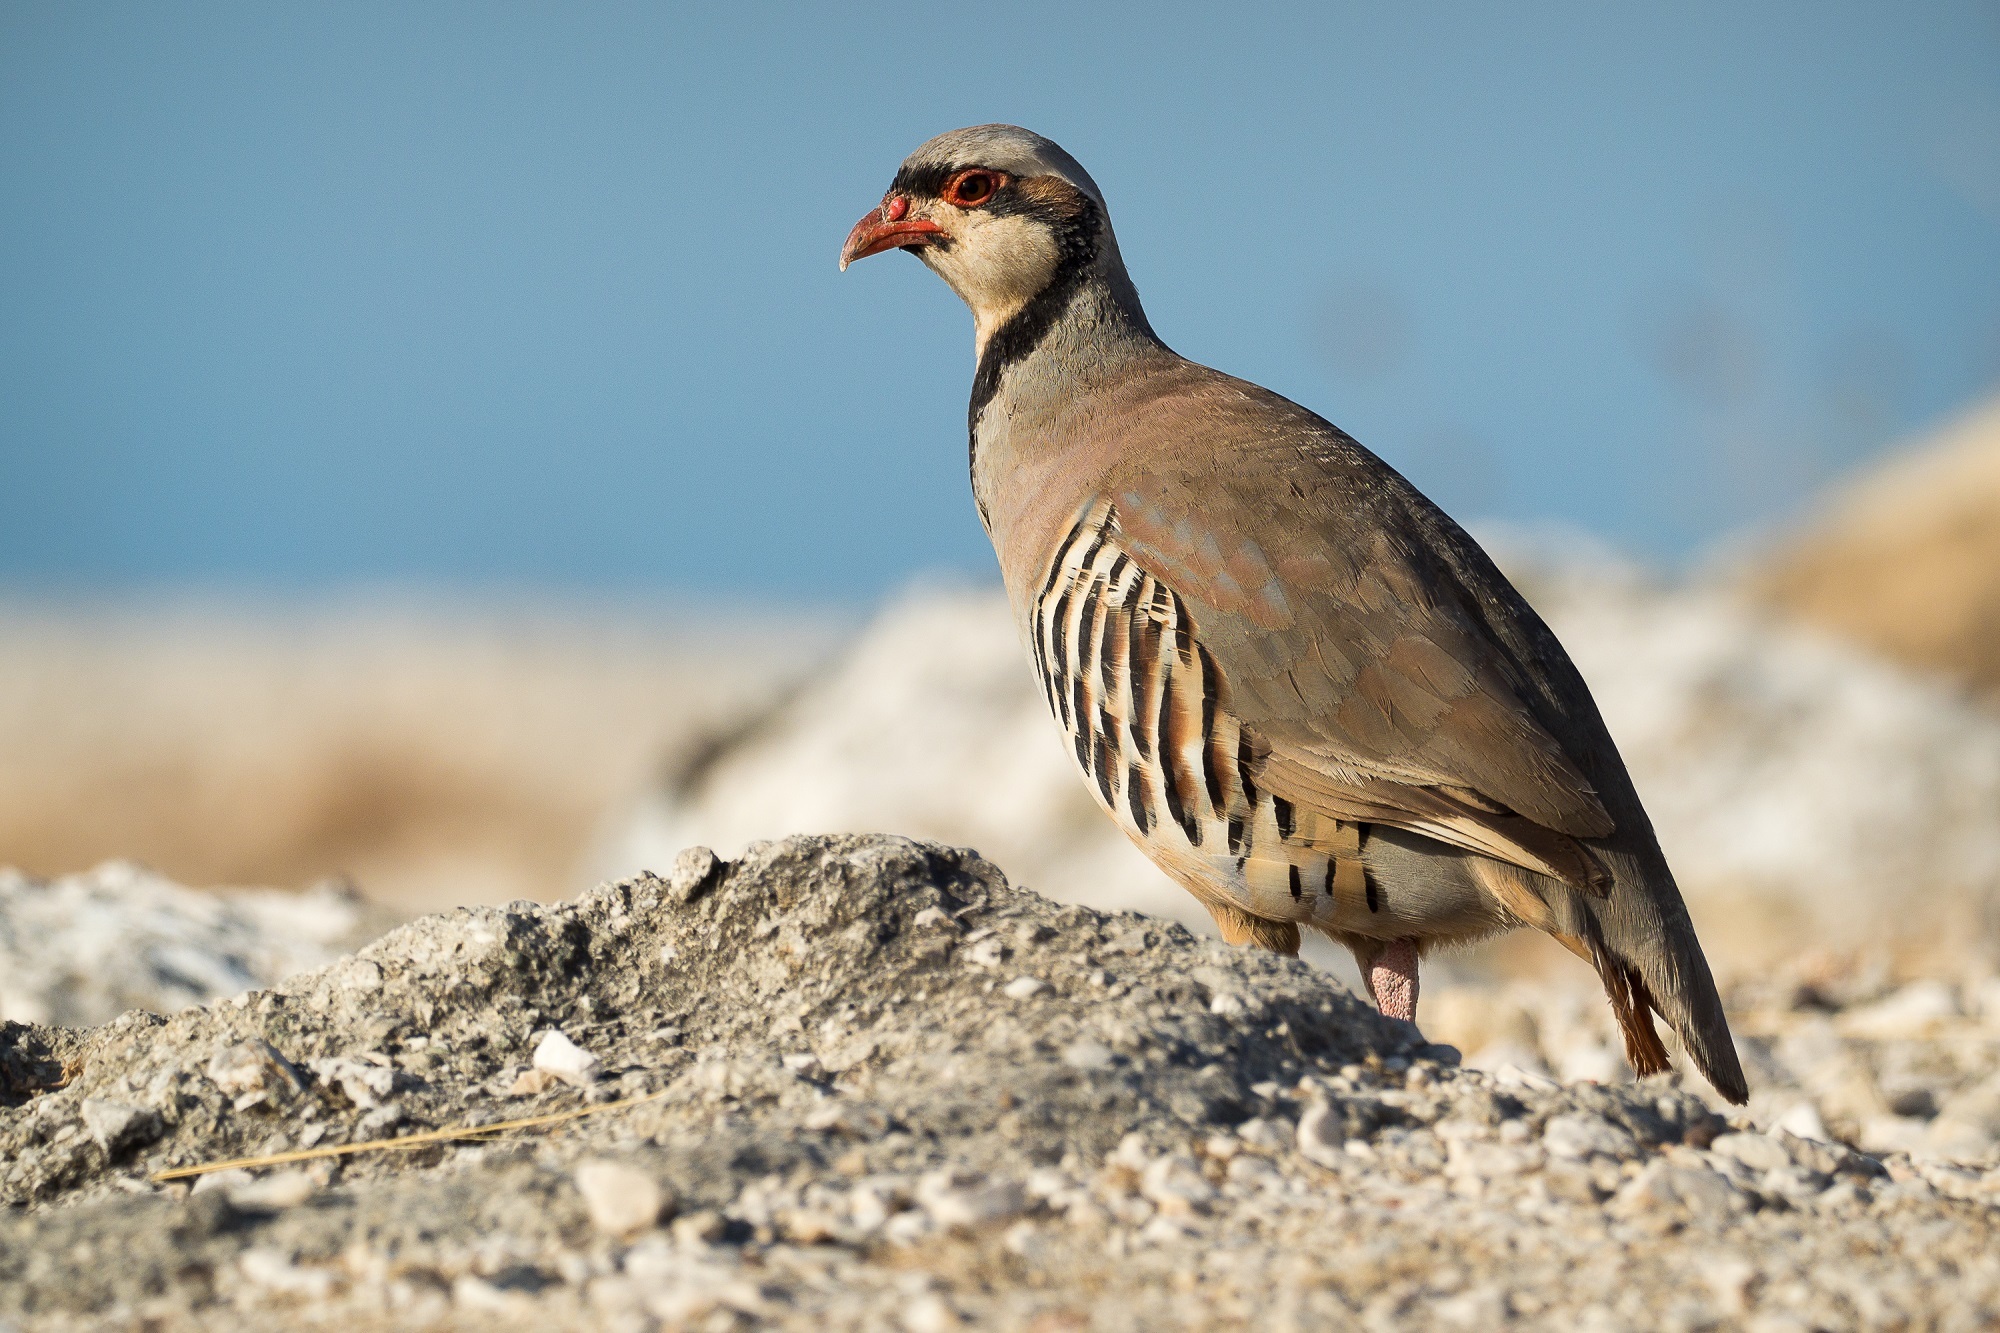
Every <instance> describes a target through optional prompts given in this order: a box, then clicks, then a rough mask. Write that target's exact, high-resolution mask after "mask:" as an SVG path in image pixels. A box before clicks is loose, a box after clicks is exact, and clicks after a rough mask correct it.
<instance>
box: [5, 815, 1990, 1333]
mask: <svg viewBox="0 0 2000 1333" xmlns="http://www.w3.org/2000/svg"><path fill="white" fill-rule="evenodd" d="M551 1031H555V1032H560V1033H562V1034H563V1035H564V1038H565V1040H566V1042H567V1043H568V1044H570V1045H573V1046H575V1047H576V1048H578V1049H580V1050H581V1051H583V1052H586V1053H587V1054H588V1055H590V1056H592V1057H594V1058H595V1061H596V1064H597V1067H596V1070H595V1073H594V1075H592V1076H589V1077H585V1076H583V1075H582V1074H581V1073H578V1075H577V1077H576V1078H575V1079H574V1080H573V1081H572V1080H568V1079H564V1078H560V1077H557V1076H556V1075H555V1074H553V1073H551V1071H550V1070H549V1069H547V1068H545V1067H539V1066H540V1064H541V1062H538V1061H537V1060H536V1059H535V1055H536V1052H537V1051H538V1050H539V1049H541V1048H542V1046H543V1044H544V1040H545V1038H546V1035H547V1034H548V1033H549V1032H551ZM572 1065H573V1066H576V1067H577V1068H578V1069H579V1070H580V1069H582V1068H585V1067H587V1066H583V1065H579V1064H578V1063H577V1062H575V1061H574V1060H572V1061H570V1065H566V1066H565V1067H566V1068H567V1067H570V1066H572ZM654 1092H657V1093H659V1094H661V1095H659V1096H658V1097H657V1098H655V1099H654V1100H650V1101H646V1102H644V1103H641V1104H638V1105H632V1106H625V1107H617V1108H615V1109H606V1110H604V1111H602V1112H601V1113H599V1114H595V1115H592V1116H589V1117H587V1118H582V1119H577V1120H572V1121H569V1122H566V1123H562V1124H558V1125H553V1126H548V1127H545V1128H542V1129H540V1130H535V1131H526V1132H510V1133H503V1134H500V1135H498V1136H496V1137H495V1138H493V1139H490V1140H488V1141H484V1142H477V1143H455V1144H448V1145H438V1144H433V1145H428V1146H423V1147H419V1148H417V1149H415V1150H414V1151H409V1152H395V1153H369V1154H363V1155H356V1156H350V1157H344V1158H337V1159H331V1160H326V1159H322V1160H318V1161H311V1162H306V1163H303V1164H299V1165H291V1166H283V1167H279V1168H276V1169H274V1170H270V1171H266V1172H264V1173H262V1174H258V1175H253V1174H252V1173H250V1172H232V1173H224V1174H223V1175H221V1176H209V1177H204V1178H203V1180H202V1183H201V1184H199V1185H197V1186H196V1187H194V1188H193V1189H190V1188H189V1187H188V1186H186V1185H185V1184H170V1185H167V1186H164V1187H162V1186H156V1185H153V1184H151V1183H149V1181H148V1174H149V1173H150V1172H152V1171H156V1170H159V1169H162V1168H167V1167H172V1166H176V1165H182V1164H187V1163H192V1162H199V1161H206V1160H213V1159H220V1158H228V1157H232V1156H236V1155H240V1154H246V1153H272V1152H277V1151H281V1150H285V1149H291V1148H297V1147H301V1146H309V1145H315V1144H317V1145H329V1144H340V1143H343V1142H352V1141H357V1140H363V1139H367V1138H375V1137H387V1136H397V1135H403V1136H407V1135H410V1134H413V1133H416V1132H419V1131H422V1130H425V1129H430V1128H435V1127H448V1126H454V1125H461V1124H470V1123H488V1124H490V1123H493V1122H496V1121H500V1120H504V1119H510V1118H514V1117H517V1116H523V1115H531V1114H536V1113H542V1112H550V1111H556V1110H560V1109H564V1108H571V1107H585V1106H592V1105H606V1106H609V1104H610V1103H612V1102H615V1101H617V1100H619V1099H622V1098H626V1097H632V1096H639V1095H645V1094H649V1093H654ZM0 1093H4V1103H5V1109H0V1198H4V1199H5V1200H6V1201H7V1202H8V1205H9V1212H8V1213H7V1214H5V1215H0V1320H8V1321H11V1322H12V1323H13V1324H14V1326H16V1327H17V1328H19V1329H22V1330H33V1329H40V1328H51V1329H53V1328H62V1329H70V1328H79V1327H83V1328H87V1327H92V1326H102V1327H120V1328H123V1327H130V1326H134V1325H136V1324H141V1323H143V1324H145V1326H147V1327H152V1328H179V1327H189V1328H192V1327H200V1328H228V1327H246V1328H268V1327H273V1326H302V1325H309V1324H310V1325H317V1324H326V1325H330V1326H337V1327H341V1328H346V1329H367V1328H388V1327H398V1328H400V1327H440V1328H481V1329H484V1328H495V1327H536V1328H549V1327H591V1328H631V1329H645V1328H653V1327H670V1328H682V1327H691V1328H704V1329H706V1328H732V1327H739V1326H746V1327H747V1326H752V1325H764V1326H776V1327H801V1328H804V1327H811V1328H815V1329H830V1328H855V1329H861V1328H868V1329H879V1328H898V1327H900V1328H903V1329H907V1330H912V1333H921V1331H927V1330H934V1329H938V1330H942V1329H950V1328H955V1327H958V1326H960V1325H961V1323H963V1322H965V1321H968V1320H969V1321H974V1322H977V1323H978V1324H979V1325H980V1326H982V1327H997V1328H1024V1329H1036V1330H1044V1331H1046V1330H1061V1329H1081V1328H1106V1329H1126V1328H1130V1329H1141V1328H1145V1329H1151V1328H1162V1327H1205V1326H1216V1325H1240V1324H1243V1323H1247V1322H1255V1323H1256V1324H1257V1325H1258V1326H1260V1327H1271V1328H1281V1329H1282V1328H1340V1327H1362V1328H1370V1329H1375V1328H1423V1329H1431V1328H1452V1327H1463V1328H1491V1327H1497V1326H1501V1325H1513V1326H1520V1327H1543V1328H1552V1329H1553V1328H1560V1329H1578V1328H1583V1329H1591V1328H1605V1329H1610V1328H1625V1327H1634V1326H1647V1327H1665V1328H1687V1329H1695V1328H1706V1327H1713V1326H1717V1325H1730V1326H1735V1325H1747V1326H1750V1327H1756V1328H1770V1329H1779V1328H1878V1327H1879V1328H1890V1327H1911V1326H1923V1327H1943V1328H1951V1327H1959V1326H1964V1327H1973V1326H1976V1324H1977V1320H1978V1315H1977V1313H1976V1312H1977V1311H1979V1310H1981V1309H1991V1308H1993V1307H1994V1305H1995V1303H1996V1302H2000V1225H1996V1223H2000V1213H1996V1211H1995V1201H1996V1199H2000V1172H1995V1171H1988V1172H1985V1173H1981V1172H1980V1171H1977V1170H1973V1169H1968V1168H1964V1167H1957V1166H1952V1165H1950V1164H1946V1163H1942V1162H1932V1161H1926V1162H1917V1161H1913V1160H1912V1159H1910V1158H1907V1157H1904V1156H1900V1155H1892V1156H1890V1157H1888V1158H1886V1159H1883V1160H1877V1159H1873V1158H1869V1157H1864V1156H1861V1155H1859V1154H1857V1153H1854V1152H1851V1151H1849V1150H1847V1149H1844V1148H1841V1147H1838V1146H1835V1145H1832V1144H1828V1143H1822V1142H1815V1141H1811V1140H1808V1139H1803V1138H1797V1137H1793V1136H1790V1135H1786V1134H1783V1133H1780V1134H1776V1135H1766V1134H1763V1133H1759V1132H1756V1131H1755V1130H1754V1129H1752V1128H1751V1127H1750V1126H1749V1125H1748V1123H1747V1122H1742V1123H1739V1124H1736V1125H1731V1124H1727V1123H1725V1122H1723V1121H1721V1120H1720V1119H1719V1118H1717V1117H1716V1116H1714V1115H1713V1114H1712V1113H1710V1112H1709V1111H1708V1109H1707V1108H1706V1107H1705V1106H1704V1105H1703V1104H1702V1103H1701V1102H1700V1100H1699V1099H1697V1098H1695V1097H1694V1096H1692V1095H1690V1094H1688V1093H1686V1092H1684V1091H1681V1090H1679V1089H1677V1088H1675V1087H1673V1086H1672V1085H1671V1084H1669V1083H1668V1082H1666V1081H1664V1080H1653V1081H1650V1082H1648V1083H1646V1084H1643V1085H1628V1086H1623V1087H1603V1086H1592V1085H1583V1086H1575V1087H1562V1086H1559V1085H1557V1084H1555V1083H1553V1082H1551V1081H1549V1080H1546V1079H1541V1078H1537V1077H1534V1076H1532V1075H1526V1074H1522V1073H1519V1072H1518V1071H1514V1072H1503V1073H1500V1074H1483V1073H1476V1072H1472V1071H1466V1070H1461V1069H1457V1068H1454V1053H1453V1052H1451V1051H1450V1050H1449V1049H1447V1048H1440V1047H1433V1046H1426V1045H1424V1044H1423V1042H1422V1039H1421V1038H1420V1037H1418V1036H1417V1035H1416V1033H1415V1032H1414V1030H1413V1029H1411V1028H1409V1027H1408V1026H1407V1025H1399V1024H1393V1023H1390V1022H1388V1021H1386V1020H1383V1019H1381V1018H1380V1017H1378V1016H1377V1015H1375V1014H1374V1013H1373V1012H1372V1011H1371V1010H1370V1009H1368V1008H1367V1007H1366V1006H1365V1005H1363V1004H1361V1003H1359V1002H1357V1001H1356V1000H1355V999H1354V998H1353V997H1352V996H1350V995H1348V994H1347V993H1345V992H1344V991H1341V990H1339V989H1338V988H1337V987H1334V986H1332V985H1331V984H1330V983H1329V982H1328V981H1327V980H1326V978H1325V977H1324V976H1323V974H1320V973H1317V972H1315V971H1313V970H1312V969H1311V968H1309V967H1307V966H1306V965H1304V964H1302V963H1299V962H1297V961H1295V960H1286V959H1280V958H1276V957H1273V956H1271V955H1268V954H1259V953H1254V952H1244V951H1236V950H1231V949H1228V948H1226V947H1225V946H1222V945H1220V944H1218V943H1215V942H1212V941H1206V940H1198V939H1195V938H1194V937H1192V936H1190V935H1188V934H1187V933H1185V932H1184V931H1182V930H1180V929H1179V928H1177V927H1174V926H1171V925H1163V924H1161V923H1159V922H1157V921H1151V920H1145V919H1141V918H1137V917H1132V916H1106V915H1102V914H1099V913H1096V912H1093V911H1089V910H1087V909H1083V908H1078V907H1073V906H1072V907H1061V906H1058V905H1056V904H1054V903H1052V902H1049V901H1047V900H1045V899H1042V898H1040V897H1038V896H1036V895H1034V894H1031V893H1027V892H1024V891H1020V890H1016V889H1012V888H1009V887H1008V886H1007V884H1006V883H1005V881H1004V879H1003V878H1002V876H1001V875H1000V873H999V872H998V871H997V870H996V869H995V868H994V867H993V866H992V865H990V864H989V863H987V862H985V861H983V860H981V859H980V858H978V857H977V856H976V855H973V854H971V853H968V852H964V851H958V850H954V849H951V848H946V847H942V846H938V845H934V844H925V843H916V842H910V841H907V840H903V839H899V838H886V837H872V838H864V837H834V838H794V839H790V840H787V841H785V842H782V843H777V844H764V845H760V846H757V847H754V848H752V849H750V850H749V851H748V852H747V853H746V854H745V855H744V857H743V858H742V859H741V860H740V861H737V862H736V863H734V864H724V863H720V862H717V861H716V860H715V859H714V857H713V856H712V855H711V854H708V853H706V852H703V851H699V850H696V851H691V852H688V853H686V854H684V855H683V856H682V857H681V858H680V859H679V860H678V861H677V862H676V863H675V866H674V869H673V871H672V873H670V874H668V875H666V876H665V877H662V878H655V877H650V876H645V877H640V878H636V879H632V880H628V881H625V882H623V883H618V884H613V885H608V886H606V887H604V888H601V889H598V890H595V891H593V892H591V893H589V894H586V895H584V896H583V897H582V898H581V899H580V900H578V901H576V902H574V903H569V904H564V905H561V906H557V907H538V906H532V905H528V904H518V905H516V906H513V907H509V908H482V909H466V910H461V911H458V912H455V913H452V914H450V915H446V916H439V917H431V918H427V919H425V920H422V921H419V922H416V923H413V924H411V925H409V926H406V927H404V928H402V929H400V930H398V931H396V932H394V933H392V934H390V935H389V936H387V937H385V938H384V939H382V940H380V941H378V942H377V943H376V944H374V945H372V946H370V947H369V948H367V949H365V950H363V951H362V952H361V953H360V954H359V955H357V956H355V957H353V958H349V959H346V960H343V961H341V962H338V963H335V964H333V965H331V966H329V967H325V968H322V969H320V970H319V971H316V972H312V973H308V974H305V975H302V976H299V977H295V978H293V979H291V980H289V981H286V982H284V983H282V984H280V985H277V986H275V987H273V988H271V989H269V990H264V991H258V992H252V993H250V994H248V995H245V996H243V997H240V998H239V999H237V1000H232V1001H226V1002H223V1003H220V1004H216V1005H211V1006H209V1007H207V1008H202V1009H193V1010H187V1011H184V1012H182V1013H179V1014H177V1015H175V1016H173V1017H171V1018H164V1019H163V1018H159V1017H155V1016H151V1015H147V1014H143V1013H131V1014H127V1015H124V1016H123V1017H121V1018H119V1019H117V1020H116V1021H114V1022H112V1023H109V1024H106V1025H104V1026H102V1027H99V1028H95V1029H91V1030H88V1031H75V1030H64V1029H54V1028H45V1027H34V1026H26V1025H21V1024H4V1025H0Z"/></svg>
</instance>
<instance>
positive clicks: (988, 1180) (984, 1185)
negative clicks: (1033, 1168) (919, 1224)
mask: <svg viewBox="0 0 2000 1333" xmlns="http://www.w3.org/2000/svg"><path fill="white" fill-rule="evenodd" d="M916 1194H917V1202H918V1203H920V1204H922V1205H923V1206H924V1209H925V1211H926V1212H928V1213H929V1214H930V1215H931V1219H932V1220H933V1221H934V1222H936V1223H937V1225H939V1226H940V1227H946V1228H958V1229H961V1230H966V1229H970V1228H972V1227H978V1226H984V1225H985V1224H987V1223H989V1222H1004V1221H1006V1220H1007V1219H1009V1218H1012V1217H1018V1216H1019V1215H1020V1214H1021V1213H1022V1212H1023V1211H1024V1210H1025V1209H1026V1208H1027V1206H1028V1196H1027V1192H1026V1191H1025V1190H1023V1189H1022V1188H1021V1186H1020V1184H1019V1182H1017V1181H1012V1180H1006V1179H1001V1178H992V1177H988V1176H983V1175H980V1174H978V1173H976V1172H966V1171H954V1170H951V1169H946V1170H942V1171H933V1172H931V1173H930V1174H929V1175H927V1176H925V1177H923V1178H922V1179H921V1180H919V1181H918V1182H917V1190H916Z"/></svg>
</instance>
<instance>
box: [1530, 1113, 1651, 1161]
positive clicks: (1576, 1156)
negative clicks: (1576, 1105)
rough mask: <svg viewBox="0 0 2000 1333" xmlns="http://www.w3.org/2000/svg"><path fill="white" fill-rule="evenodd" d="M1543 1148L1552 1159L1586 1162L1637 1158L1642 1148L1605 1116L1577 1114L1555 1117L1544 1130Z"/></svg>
mask: <svg viewBox="0 0 2000 1333" xmlns="http://www.w3.org/2000/svg"><path fill="white" fill-rule="evenodd" d="M1542 1146H1543V1147H1544V1148H1547V1149H1548V1151H1549V1155H1550V1156H1551V1157H1567V1158H1570V1159H1572V1160H1575V1161H1582V1160H1583V1159H1584V1158H1586V1157H1615V1158H1619V1159H1621V1160H1622V1159H1625V1158H1629V1157H1632V1156H1635V1155H1636V1154H1637V1153H1638V1151H1639V1145H1638V1144H1637V1143H1636V1142H1634V1141H1633V1139H1632V1136H1631V1135H1630V1134H1628V1133H1626V1132H1625V1131H1624V1130H1623V1129H1620V1128H1619V1127H1618V1126H1617V1125H1614V1124H1612V1123H1611V1122H1610V1121H1609V1120H1606V1119H1604V1117H1602V1116H1596V1115H1589V1114H1586V1113H1582V1112H1576V1113H1572V1114H1569V1115H1559V1116H1552V1117H1550V1119H1549V1123H1548V1124H1547V1125H1546V1126H1545V1127H1544V1128H1543V1130H1542Z"/></svg>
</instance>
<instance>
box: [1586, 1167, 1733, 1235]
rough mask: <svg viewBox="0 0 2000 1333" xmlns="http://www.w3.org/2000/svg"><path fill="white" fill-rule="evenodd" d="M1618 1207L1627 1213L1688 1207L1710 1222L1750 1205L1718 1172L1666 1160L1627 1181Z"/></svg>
mask: <svg viewBox="0 0 2000 1333" xmlns="http://www.w3.org/2000/svg"><path fill="white" fill-rule="evenodd" d="M1618 1205H1619V1208H1620V1210H1621V1211H1625V1212H1634V1211H1645V1210H1649V1209H1659V1208H1675V1207H1679V1208H1685V1209H1686V1210H1687V1211H1688V1212H1690V1213H1692V1214H1694V1215H1695V1216H1696V1217H1698V1218H1700V1219H1702V1220H1703V1221H1709V1222H1714V1221H1720V1220H1722V1219H1724V1218H1726V1217H1728V1216H1730V1215H1731V1214H1734V1213H1740V1212H1744V1211H1746V1210H1747V1209H1748V1208H1749V1206H1750V1204H1749V1200H1748V1199H1746V1198H1745V1197H1744V1196H1743V1192H1742V1191H1741V1190H1739V1189H1737V1188H1736V1187H1735V1186H1734V1185H1732V1184H1730V1183H1729V1181H1728V1180H1727V1179H1726V1178H1724V1177H1723V1176H1721V1175H1719V1174H1718V1173H1716V1172H1714V1171H1710V1170H1707V1169H1706V1168H1700V1167H1686V1166H1675V1165H1673V1164H1672V1163H1669V1162H1664V1161H1654V1162H1651V1163H1648V1164H1647V1166H1646V1167H1645V1169H1644V1170H1642V1171H1640V1172H1639V1174H1638V1175H1637V1176H1636V1177H1634V1178H1633V1179H1632V1180H1630V1181H1628V1182H1627V1183H1626V1185H1625V1187H1624V1188H1623V1189H1621V1190H1619V1192H1618Z"/></svg>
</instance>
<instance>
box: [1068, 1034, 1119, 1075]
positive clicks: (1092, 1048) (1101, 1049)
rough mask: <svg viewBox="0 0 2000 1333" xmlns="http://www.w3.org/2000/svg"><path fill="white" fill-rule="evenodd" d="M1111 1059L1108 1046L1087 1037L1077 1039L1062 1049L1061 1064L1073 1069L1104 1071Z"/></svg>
mask: <svg viewBox="0 0 2000 1333" xmlns="http://www.w3.org/2000/svg"><path fill="white" fill-rule="evenodd" d="M1113 1058H1114V1057H1113V1056H1112V1053H1111V1048H1110V1047H1109V1046H1106V1045H1105V1044H1104V1043H1103V1042H1101V1041H1092V1040H1091V1039H1090V1038H1088V1037H1079V1038H1077V1039H1076V1040H1075V1041H1073V1042H1071V1043H1070V1044H1069V1045H1067V1046H1065V1047H1063V1053H1062V1060H1063V1063H1064V1064H1066V1065H1069V1066H1070V1067H1071V1068H1073V1069H1104V1068H1107V1067H1108V1066H1109V1065H1110V1064H1111V1061H1112V1059H1113Z"/></svg>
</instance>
